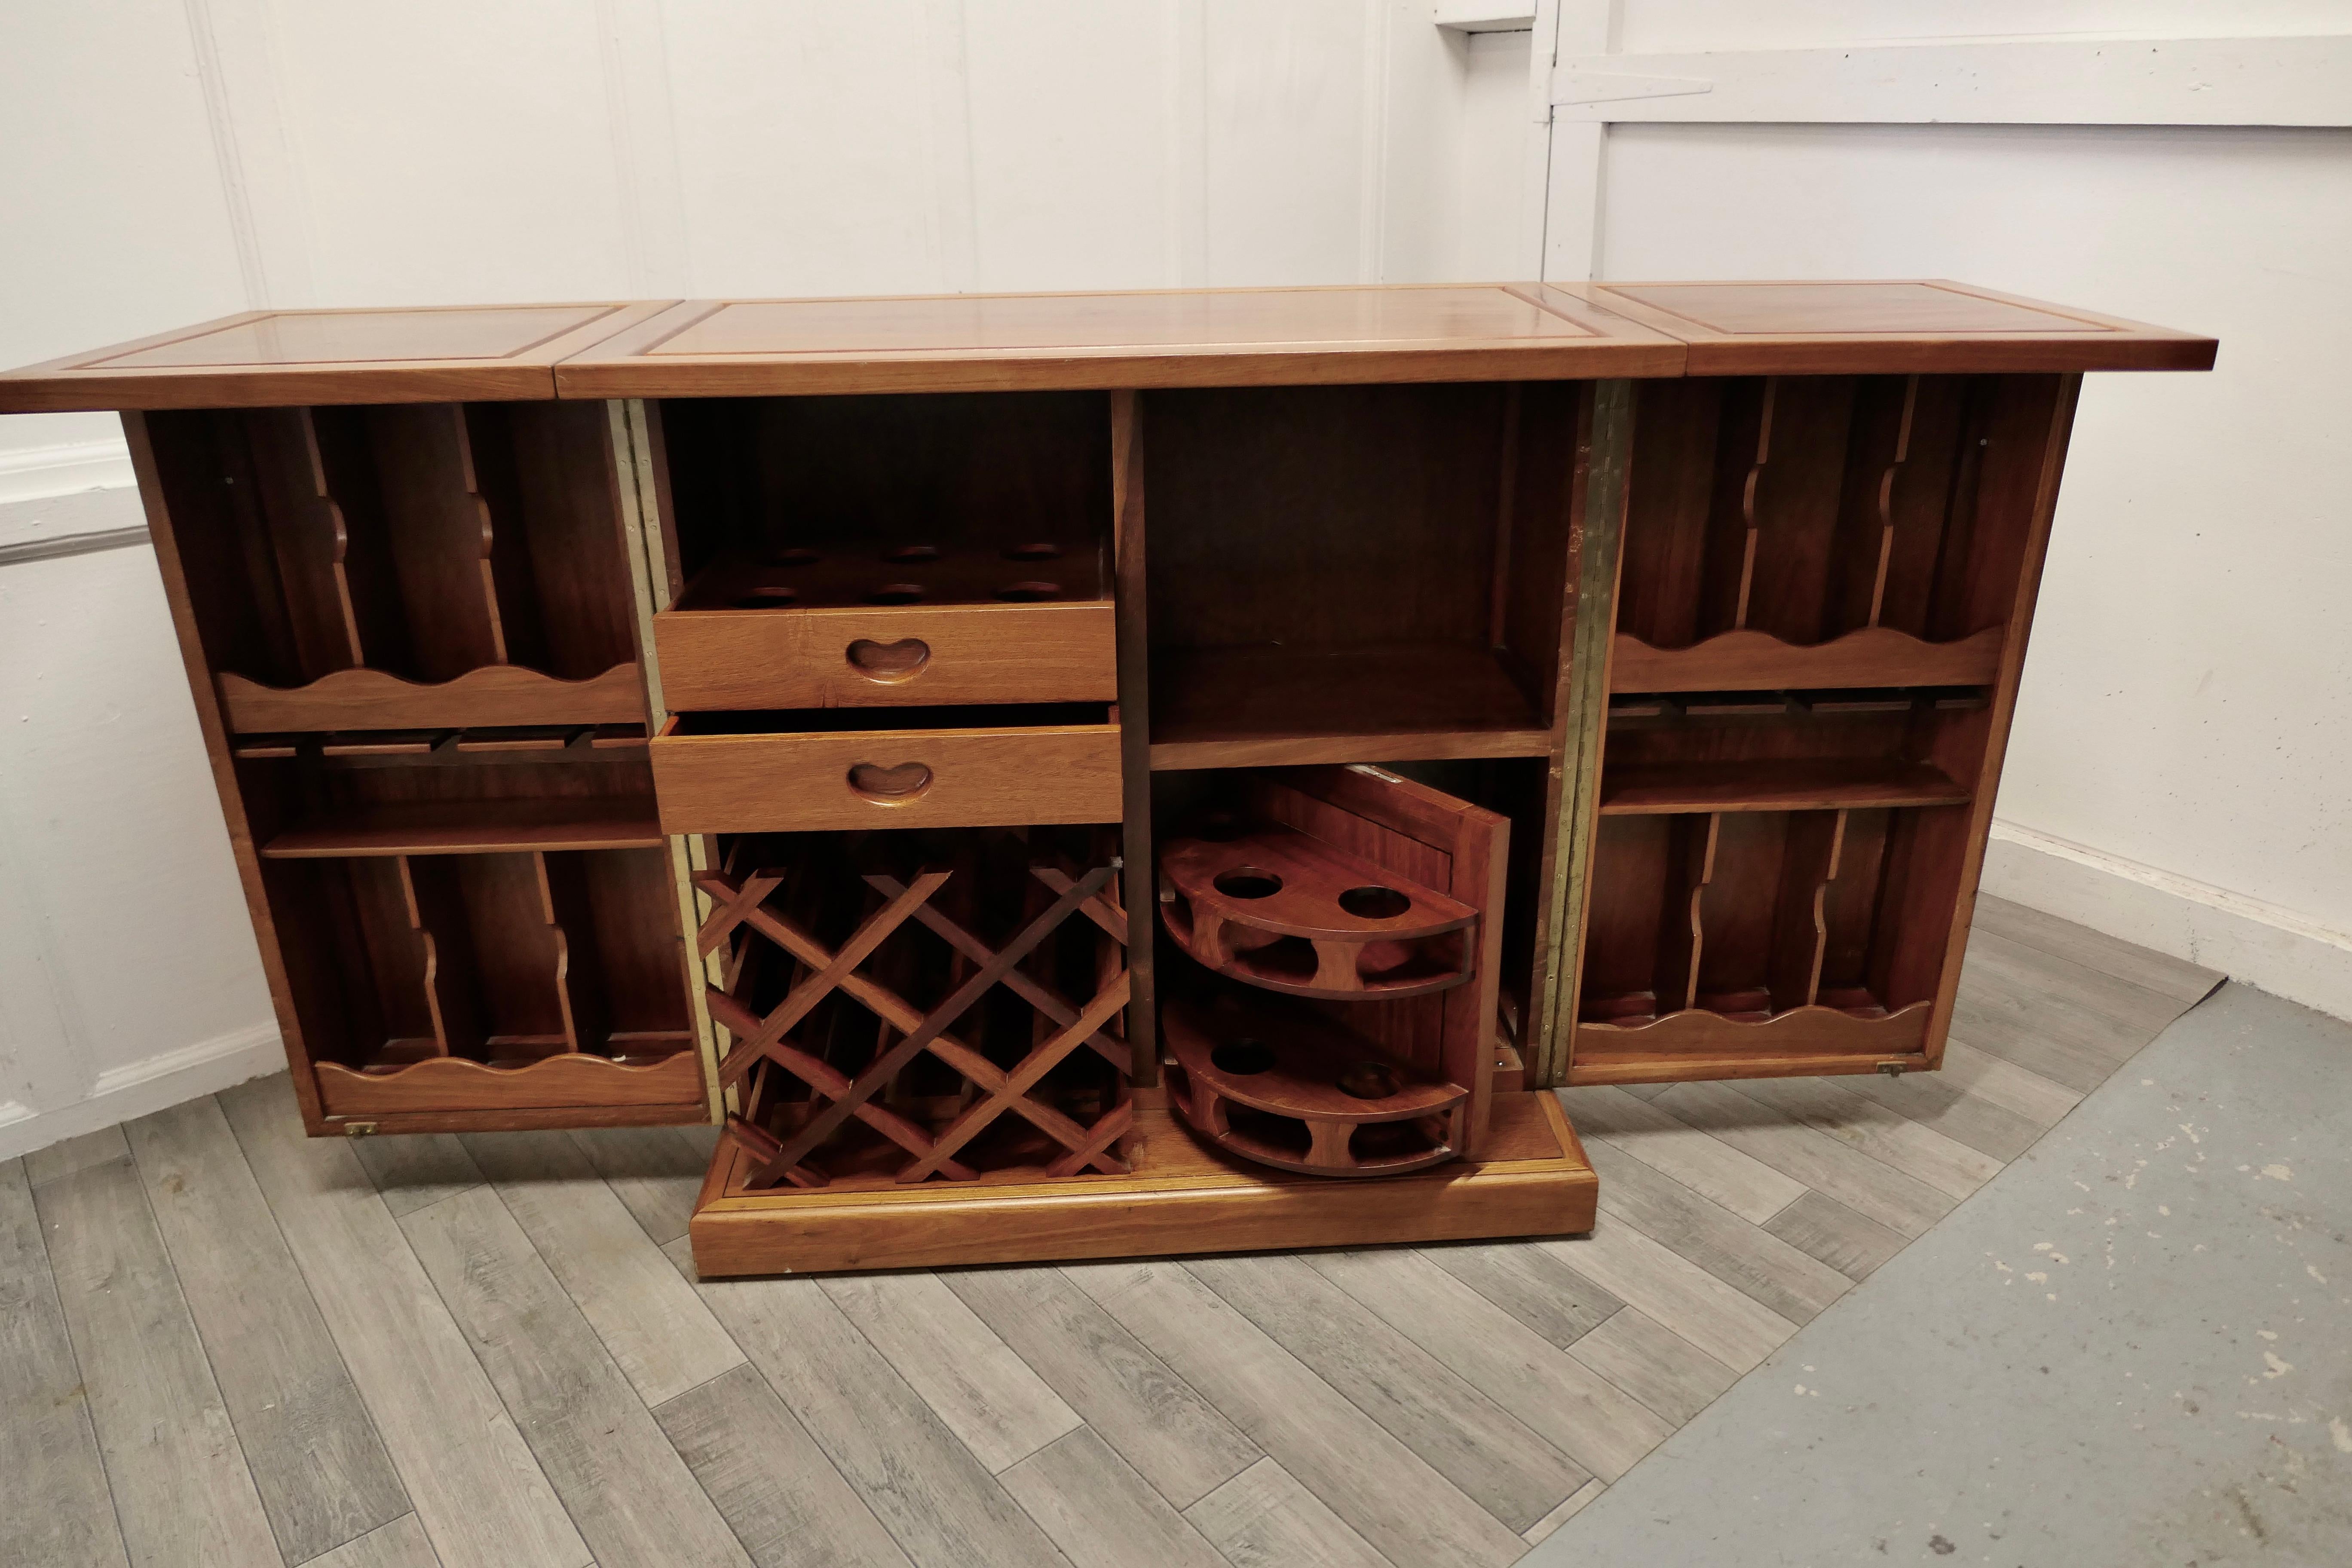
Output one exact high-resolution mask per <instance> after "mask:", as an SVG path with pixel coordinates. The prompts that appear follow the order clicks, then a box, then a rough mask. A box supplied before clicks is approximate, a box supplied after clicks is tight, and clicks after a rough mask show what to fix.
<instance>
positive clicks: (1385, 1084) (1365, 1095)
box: [1339, 1062, 1404, 1100]
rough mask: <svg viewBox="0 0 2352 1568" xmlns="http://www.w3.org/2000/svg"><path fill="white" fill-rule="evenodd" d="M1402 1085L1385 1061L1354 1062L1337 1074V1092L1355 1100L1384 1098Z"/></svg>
mask: <svg viewBox="0 0 2352 1568" xmlns="http://www.w3.org/2000/svg"><path fill="white" fill-rule="evenodd" d="M1403 1087H1404V1084H1403V1080H1402V1079H1399V1078H1398V1077H1397V1070H1396V1068H1392V1067H1391V1066H1389V1064H1388V1063H1386V1062H1356V1063H1354V1064H1352V1065H1350V1066H1349V1068H1346V1069H1345V1070H1344V1071H1342V1072H1341V1073H1340V1074H1339V1092H1340V1093H1341V1094H1344V1095H1348V1096H1350V1097H1352V1098H1354V1099H1357V1100H1386V1099H1387V1098H1388V1097H1389V1096H1391V1095H1392V1094H1394V1093H1395V1092H1396V1091H1397V1090H1398V1089H1402V1088H1403Z"/></svg>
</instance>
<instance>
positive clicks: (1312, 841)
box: [1159, 784, 1482, 1176]
mask: <svg viewBox="0 0 2352 1568" xmlns="http://www.w3.org/2000/svg"><path fill="white" fill-rule="evenodd" d="M1280 794H1281V791H1280V790H1279V789H1278V788H1277V787H1274V786H1266V785H1264V784H1261V786H1260V788H1259V799H1258V804H1260V805H1265V804H1267V802H1268V801H1272V800H1275V799H1276V798H1277V797H1278V796H1279V795H1280ZM1295 804H1296V803H1294V805H1295ZM1279 809H1280V808H1279V807H1278V806H1277V807H1276V808H1275V810H1276V811H1279ZM1281 815H1288V813H1286V812H1284V813H1281ZM1159 902H1160V921H1161V924H1162V925H1164V926H1165V927H1166V928H1167V931H1168V932H1169V934H1170V936H1171V937H1172V938H1173V939H1174V940H1175V942H1176V944H1177V945H1178V946H1179V947H1181V949H1182V950H1183V951H1184V952H1185V954H1186V955H1187V956H1189V957H1190V958H1192V960H1193V961H1194V962H1195V963H1198V964H1200V965H1201V966H1202V969H1205V970H1207V971H1209V972H1210V973H1213V974H1214V975H1216V976H1218V977H1220V978H1219V980H1209V979H1207V977H1205V976H1203V977H1202V984H1201V985H1200V986H1199V987H1198V988H1197V989H1196V993H1195V994H1192V995H1190V996H1186V997H1182V998H1175V997H1171V999H1170V1000H1169V1002H1168V1004H1167V1011H1166V1015H1165V1018H1164V1024H1163V1037H1164V1038H1165V1039H1166V1040H1167V1042H1168V1048H1169V1051H1170V1054H1171V1056H1172V1057H1173V1058H1174V1060H1173V1062H1172V1064H1171V1067H1170V1079H1171V1096H1170V1099H1171V1104H1172V1105H1173V1106H1174V1108H1175V1110H1177V1112H1178V1114H1179V1115H1180V1116H1181V1117H1182V1118H1183V1120H1184V1121H1185V1123H1186V1124H1187V1125H1188V1126H1190V1127H1191V1128H1192V1130H1193V1131H1195V1132H1197V1133H1198V1134H1200V1136H1201V1137H1202V1138H1203V1139H1205V1140H1207V1141H1208V1142H1211V1143H1213V1144H1214V1145H1216V1146H1217V1147H1218V1148H1220V1149H1223V1150H1224V1151H1225V1152H1228V1153H1232V1154H1234V1155H1237V1156H1239V1157H1240V1158H1243V1159H1245V1160H1250V1161H1254V1162H1255V1163H1259V1164H1265V1165H1272V1166H1274V1167H1276V1168H1277V1169H1280V1170H1286V1171H1296V1172H1299V1173H1304V1174H1307V1175H1318V1176H1376V1175H1390V1174H1397V1173H1403V1172H1407V1171H1418V1170H1422V1169H1424V1168H1426V1167H1428V1166H1431V1165H1435V1164H1439V1163H1444V1162H1445V1161H1447V1160H1451V1159H1454V1158H1455V1157H1457V1156H1459V1155H1460V1154H1462V1153H1463V1152H1465V1148H1466V1146H1467V1143H1468V1142H1469V1137H1468V1133H1467V1129H1468V1127H1469V1120H1468V1119H1469V1118H1470V1117H1471V1115H1472V1113H1473V1111H1474V1110H1475V1106H1474V1104H1473V1100H1474V1096H1473V1094H1472V1090H1471V1087H1470V1086H1471V1083H1472V1079H1471V1078H1470V1077H1467V1076H1465V1075H1463V1074H1460V1073H1454V1072H1448V1071H1446V1070H1444V1069H1443V1068H1439V1067H1437V1066H1436V1065H1435V1064H1434V1063H1433V1062H1430V1061H1424V1060H1422V1059H1421V1058H1416V1057H1413V1056H1411V1055H1407V1054H1403V1053H1402V1052H1401V1051H1400V1049H1399V1042H1400V1040H1401V1039H1402V1036H1400V1035H1399V1033H1398V1030H1399V1026H1400V1021H1401V1020H1402V1018H1403V1017H1404V1016H1406V1013H1407V1012H1410V1011H1411V1010H1413V1009H1423V1008H1427V1007H1434V1006H1438V1005H1450V1004H1447V1003H1446V999H1445V998H1444V997H1442V996H1440V995H1439V994H1440V993H1444V992H1447V991H1451V990H1453V989H1454V988H1455V987H1457V986H1461V985H1464V984H1465V983H1467V982H1469V981H1471V980H1473V979H1474V978H1475V976H1476V975H1477V973H1478V966H1479V963H1480V956H1479V945H1480V944H1479V937H1480V928H1481V924H1482V921H1481V912H1480V910H1479V909H1478V908H1477V906H1475V904H1471V903H1468V902H1465V900H1462V899H1460V898H1457V897H1455V896H1454V895H1453V894H1451V893H1447V892H1442V891H1440V890H1438V889H1435V888H1432V887H1429V886H1427V885H1425V884H1423V883H1422V882H1420V881H1418V880H1415V879H1412V878H1411V877H1408V876H1406V875H1404V874H1403V873H1402V871H1400V870H1398V869H1396V868H1391V867H1387V866H1383V865H1381V864H1380V863H1379V862H1377V861H1374V860H1371V859H1369V858H1365V857H1364V856H1362V855H1359V854H1357V853H1354V852H1353V851H1352V850H1350V849H1349V848H1345V847H1341V846H1340V845H1339V844H1336V843H1333V842H1330V841H1328V840H1327V839H1325V838H1323V837H1318V836H1317V835H1316V834H1314V833H1310V832H1307V831H1303V830H1302V829H1301V827H1300V826H1293V825H1292V824H1291V823H1290V822H1288V821H1283V820H1278V819H1277V816H1276V815H1274V814H1272V813H1269V814H1268V815H1256V814H1234V813H1213V814H1211V815H1210V816H1206V817H1204V818H1202V819H1201V820H1200V821H1198V822H1196V823H1195V824H1193V825H1192V828H1191V830H1190V831H1189V832H1187V833H1185V834H1184V835H1182V836H1181V837H1175V838H1172V839H1171V840H1169V841H1168V842H1167V843H1166V844H1165V845H1164V846H1163V847H1162V848H1161V850H1160V900H1159ZM1221 982H1238V984H1221ZM1268 992H1275V993H1281V994H1282V995H1280V996H1273V995H1266V994H1265V993H1268ZM1423 998H1432V999H1433V1000H1430V1001H1427V1002H1424V1001H1423ZM1400 1010H1404V1011H1400Z"/></svg>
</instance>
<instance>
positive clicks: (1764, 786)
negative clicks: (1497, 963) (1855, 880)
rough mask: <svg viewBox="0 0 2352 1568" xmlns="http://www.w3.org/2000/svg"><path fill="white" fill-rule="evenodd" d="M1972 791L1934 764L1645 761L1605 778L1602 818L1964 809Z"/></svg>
mask: <svg viewBox="0 0 2352 1568" xmlns="http://www.w3.org/2000/svg"><path fill="white" fill-rule="evenodd" d="M1968 798H1969V791H1968V786H1967V785H1965V784H1960V783H1958V781H1956V780H1954V779H1953V778H1952V777H1951V776H1950V775H1949V774H1948V773H1945V772H1943V770H1941V769H1940V768H1937V767H1935V766H1933V765H1931V764H1929V763H1906V762H1895V761H1876V760H1866V759H1864V760H1857V759H1816V758H1786V759H1764V758H1759V759H1757V760H1754V761H1747V760H1741V761H1734V762H1720V763H1700V762H1691V763H1633V764H1630V765H1622V766H1619V767H1615V768H1612V769H1610V770H1608V771H1607V772H1606V773H1603V774H1602V775H1601V815H1602V816H1678V815H1682V814H1685V813H1696V812H1715V811H1837V810H1841V809H1856V808H1862V807H1867V806H1911V805H1959V804H1960V803H1962V802H1963V801H1966V800H1967V799H1968Z"/></svg>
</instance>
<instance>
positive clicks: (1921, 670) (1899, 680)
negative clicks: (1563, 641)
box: [1609, 626, 2009, 692]
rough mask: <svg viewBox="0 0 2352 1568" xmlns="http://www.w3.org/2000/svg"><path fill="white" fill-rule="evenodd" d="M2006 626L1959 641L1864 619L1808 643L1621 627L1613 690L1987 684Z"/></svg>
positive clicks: (1752, 633)
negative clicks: (1677, 637)
mask: <svg viewBox="0 0 2352 1568" xmlns="http://www.w3.org/2000/svg"><path fill="white" fill-rule="evenodd" d="M2008 632H2009V628H2008V627H2006V626H1987V627H1986V628H1985V629H1984V630H1982V631H1980V632H1973V633H1971V634H1969V636H1967V637H1962V638H1960V639H1959V640H1958V642H1943V643H1937V642H1927V641H1925V640H1924V639H1922V638H1919V637H1913V636H1912V635H1911V634H1910V633H1908V632H1899V631H1896V630H1895V628H1893V627H1892V626H1865V627H1864V628H1863V629H1862V630H1860V631H1852V632H1848V633H1846V634H1845V635H1844V636H1843V637H1837V638H1834V639H1832V641H1829V642H1825V643H1816V644H1813V645H1812V646H1811V647H1804V646H1801V645H1799V644H1796V643H1790V642H1783V641H1782V640H1781V639H1780V638H1779V637H1774V636H1772V635H1771V634H1770V633H1769V632H1760V631H1756V630H1753V629H1748V630H1743V631H1736V632H1723V633H1720V634H1718V635H1717V636H1715V637H1709V638H1707V639H1706V641H1705V642H1701V643H1695V644H1693V645H1692V646H1691V647H1671V648H1668V647H1651V646H1650V645H1649V644H1648V643H1646V642H1643V640H1642V639H1641V638H1640V637H1634V636H1633V634H1631V633H1630V632H1619V633H1618V634H1617V635H1616V637H1615V639H1614V646H1613V647H1612V650H1611V655H1610V665H1609V689H1610V690H1612V691H1617V692H1625V691H1768V690H1781V689H1790V688H1793V689H1798V690H1806V689H1834V688H1841V687H1869V686H1990V685H1991V684H1992V683H1993V681H1994V680H1995V679H1997V678H1998V676H1999V673H2000V647H2001V642H2002V640H2003V639H2004V638H2005V637H2007V636H2008Z"/></svg>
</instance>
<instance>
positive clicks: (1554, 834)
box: [0, 282, 2214, 1274]
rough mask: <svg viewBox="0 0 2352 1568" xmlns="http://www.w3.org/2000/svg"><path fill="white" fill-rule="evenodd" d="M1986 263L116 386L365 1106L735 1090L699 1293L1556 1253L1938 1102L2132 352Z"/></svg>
mask: <svg viewBox="0 0 2352 1568" xmlns="http://www.w3.org/2000/svg"><path fill="white" fill-rule="evenodd" d="M2213 353H2214V344H2213V342H2211V341H2210V339H2204V338H2200V337H2194V336H2190V335H2187V334H2183V333H2179V332H2173V331H2165V330H2162V329H2158V328H2152V327H2147V326H2143V325H2139V324H2137V323H2134V322H2129V321H2118V320H2116V319H2113V318H2110V317H2105V316H2100V315H2095V314H2092V313H2090V312H2087V311H2082V310H2068V309H2061V308H2058V307H2055V306H2049V305H2042V304H2036V303H2033V302H2032V301H2028V300H2016V299H2011V298H2009V297H2007V296H2003V295H2000V294H1995V293H1991V292H1990V291H1987V290H1984V289H1972V288H1967V287H1963V286H1960V285H1957V284H1950V283H1940V282H1872V283H1675V284H1649V285H1643V284H1592V285H1580V286H1575V287H1560V286H1554V285H1544V284H1523V285H1508V286H1479V287H1472V286H1460V287H1430V288H1388V289H1367V288H1340V289H1266V290H1231V291H1216V292H1192V293H1161V294H1152V293H1145V294H1110V295H1056V296H1015V297H976V296H956V297H950V298H931V299H908V300H773V301H761V300H728V301H696V302H650V303H634V304H597V305H538V306H498V307H482V308H477V309H447V310H444V309H409V310H329V311H276V312H262V313H257V314H250V315H246V316H240V317H235V318H231V319H229V320H226V321H217V322H213V323H208V324H205V325H202V326H197V327H193V328H189V329H187V330H185V331H178V332H172V333H165V334H163V335H161V336H158V337H155V338H151V339H147V340H143V341H142V342H135V343H130V344H124V345H121V346H118V347H115V348H112V349H108V350H104V351H100V352H99V353H89V354H84V355H79V356H76V357H74V358H72V359H68V360H65V361H60V362H58V363H52V364H48V365H42V366H36V367H33V368H31V369H28V370H25V371H20V372H16V373H15V374H10V375H8V376H5V377H0V411H5V412H23V411H36V410H49V409H75V408H113V409H121V410H122V411H123V421H124V425H125V427H126V430H127V433H128V436H129V438H130V443H131V453H132V458H133V460H134V464H135V466H136V468H137V472H138V478H139V484H140V489H141V492H142V498H143V500H144V501H145V504H146V508H147V513H148V517H149V520H150V523H151V527H152V534H153V537H154V542H155V546H156V552H157V557H158V560H159V563H160V564H161V567H162V571H163V580H164V584H165V586H166V589H167V591H168V595H169V598H170V602H171V605H172V612H173V617H174V620H175V623H176V626H177V630H178V634H179V638H180V644H181V648H182V651H183V653H184V657H185V659H186V663H187V668H188V673H189V678H190V682H191V686H192V688H193V690H194V697H195V703H196V709H197V713H198V716H199V719H200V721H201V723H202V726H203V731H204V735H205V744H206V747H207V749H208V751H209V752H210V755H211V760H212V765H213V770H214V775H215V782H216V783H217V784H218V787H219V791H220V796H221V802H222V806H223V810H224V813H225V815H226V819H227V824H228V829H229V836H230V839H231V842H232V844H233V846H234V848H235V851H236V862H237V866H238V869H239V872H240V874H241V875H242V877H243V879H244V885H245V891H246V895H247V900H248V902H249V903H250V905H251V908H252V912H253V920H254V925H255V930H256V932H257V935H258V937H259V940H260V946H261V952H262V959H263V963H264V966H265V968H266V971H267V973H268V978H269V983H270V988H271V992H272V994H273V997H274V999H275V1002H276V1005H277V1008H278V1017H279V1021H280V1024H281V1026H283V1029H284V1031H285V1037H286V1046H287V1055H288V1058H289V1064H290V1066H291V1068H292V1069H293V1077H294V1083H295V1087H296V1090H297V1093H298V1096H299V1100H300V1103H301V1107H302V1113H303V1118H304V1121H305V1123H306V1125H307V1126H308V1128H309V1130H310V1131H311V1132H313V1133H315V1134H347V1133H348V1134H356V1133H362V1132H373V1133H383V1134H392V1133H401V1132H414V1131H438V1130H452V1129H488V1128H508V1127H560V1126H573V1125H606V1124H619V1123H651V1122H687V1121H720V1122H723V1123H724V1125H725V1127H726V1129H727V1131H726V1136H725V1137H724V1138H723V1139H722V1140H721V1142H720V1143H719V1152H718V1155H717V1158H716V1160H715V1162H714V1164H713V1166H712V1169H711V1171H710V1173H709V1178H708V1181H707V1182H706V1184H705V1188H704V1192H703V1195H702V1200H701V1203H700V1205H699V1206H698V1213H697V1215H696V1217H695V1220H694V1223H693V1236H694V1244H695V1252H696V1258H697V1260H698V1264H699V1266H700V1267H701V1268H702V1270H703V1271H704V1272H705V1273H706V1274H725V1273H749V1272H762V1271H772V1270H778V1269H786V1268H790V1269H796V1270H798V1269H825V1268H866V1267H888V1266H902V1265H912V1264H940V1263H960V1262H980V1261H991V1260H1005V1259H1013V1258H1068V1257H1085V1256H1103V1255H1118V1254H1145V1253H1159V1252H1181V1251H1198V1250H1214V1249H1229V1248H1242V1247H1279V1246H1291V1245H1321V1246H1329V1245H1343V1244H1355V1243H1365V1242H1377V1241H1410V1240H1426V1239H1434V1238H1439V1237H1470V1236H1498V1235H1513V1234H1540V1233H1559V1232H1572V1231H1577V1230H1581V1229H1584V1228H1588V1227H1589V1226H1590V1225H1591V1217H1592V1213H1593V1201H1594V1193H1595V1184H1594V1180H1593V1176H1592V1173H1591V1169H1590V1167H1589V1166H1587V1165H1586V1163H1585V1162H1584V1159H1583V1155H1582V1152H1581V1151H1580V1148H1579V1147H1578V1145H1577V1142H1576V1138H1575V1134H1574V1132H1573V1131H1571V1130H1570V1127H1569V1126H1568V1123H1567V1121H1566V1120H1565V1118H1564V1117H1563V1116H1562V1114H1561V1111H1560V1108H1559V1101H1558V1100H1557V1099H1556V1098H1555V1097H1554V1096H1552V1095H1551V1094H1550V1093H1549V1092H1548V1089H1549V1088H1550V1087H1551V1086H1556V1085H1559V1084H1563V1083H1625V1082H1643V1081H1657V1080H1661V1079H1696V1078H1729V1077H1752V1076H1766V1075H1775V1074H1809V1073H1827V1072H1873V1071H1889V1072H1900V1071H1909V1070H1916V1069H1932V1068H1936V1067H1937V1065H1938V1063H1939V1061H1940V1059H1941V1055H1942V1047H1943V1041H1944V1036H1945V1030H1946V1027H1947V1025H1948V1020H1949V1017H1950V1014H1951V1007H1952V998H1953V992H1954V987H1955V985H1956V984H1957V982H1958V975H1959V966H1960V961H1961V954H1962V951H1963V945H1964V940H1965V935H1966V929H1967V922H1968V915H1969V907H1970V903H1971V901H1972V900H1973V898H1974V894H1975V889H1976V883H1977V876H1978V870H1979V864H1980V861H1981V858H1982V855H1983V851H1984V845H1985V839H1986V834H1987V829H1988V826H1989V824H1990V812H1991V807H1992V801H1993V794H1994V789H1995V786H1996V784H1997V783H1998V781H1999V778H2000V762H2001V752H2002V747H2003V743H2004V742H2005V740H2006V737H2007V735H2008V732H2009V727H2010V717H2011V707H2012V705H2013V703H2014V701H2015V699H2016V693H2017V686H2018V677H2019V672H2020V669H2021V665H2022V663H2023V659H2024V655H2025V648H2026V639H2027V634H2028V631H2029V629H2030V627H2031V625H2032V611H2033V601H2034V594H2035V589H2036V585H2037V582H2038V579H2039V576H2040V574H2041V568H2042V556H2043V552H2044V550H2045V547H2046V544H2047V541H2048V536H2049V530H2050V524H2051V516H2052V511H2053V506H2054V504H2055V500H2056V497H2057V489H2058V479H2059V472H2060V468H2061V466H2062V464H2063V459H2064V455H2065V449H2066V440H2067V434H2068V429H2069V426H2070V425H2071V423H2072V420H2073V416H2074V404H2075V399H2076V396H2077V395H2078V392H2079V390H2080V385H2081V380H2082V374H2083V373H2084V372H2087V371H2095V370H2134V369H2137V370H2158V369H2180V370H2194V369H2203V368H2206V367H2207V366H2209V365H2210V363H2212V358H2213Z"/></svg>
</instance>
